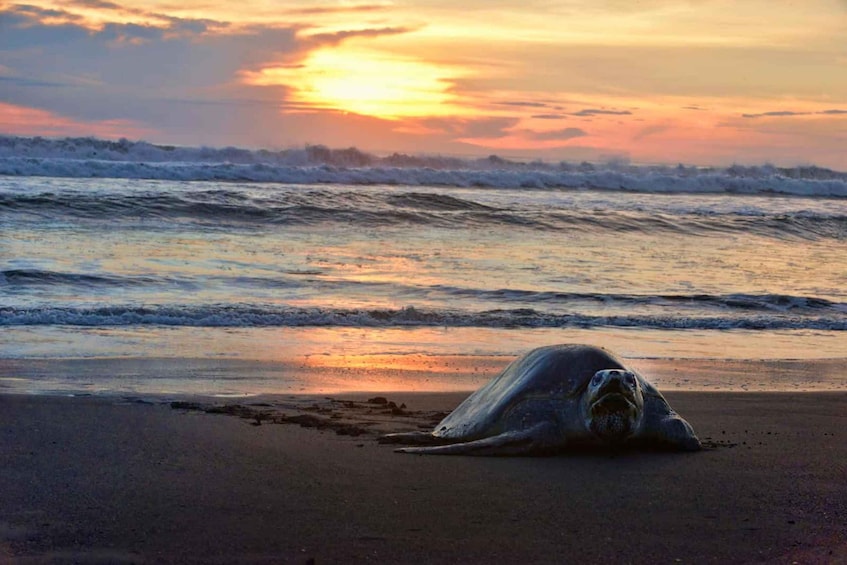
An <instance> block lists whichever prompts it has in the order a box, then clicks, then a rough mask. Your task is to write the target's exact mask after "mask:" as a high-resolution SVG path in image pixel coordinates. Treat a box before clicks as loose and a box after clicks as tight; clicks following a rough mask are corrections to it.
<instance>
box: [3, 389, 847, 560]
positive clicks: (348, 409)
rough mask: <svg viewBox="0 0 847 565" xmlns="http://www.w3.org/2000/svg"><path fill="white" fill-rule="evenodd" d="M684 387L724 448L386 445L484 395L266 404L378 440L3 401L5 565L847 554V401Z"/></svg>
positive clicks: (154, 405)
mask: <svg viewBox="0 0 847 565" xmlns="http://www.w3.org/2000/svg"><path fill="white" fill-rule="evenodd" d="M663 393H664V394H665V396H666V397H667V398H668V400H669V402H670V403H671V406H672V407H673V408H674V409H675V410H677V411H678V412H679V413H680V414H681V415H682V416H683V417H685V418H686V419H687V420H688V421H689V422H690V423H691V424H692V426H693V427H694V429H695V430H696V432H697V433H698V435H699V436H700V438H701V439H703V440H705V441H704V443H706V442H711V443H707V445H708V446H709V447H708V448H707V449H704V450H703V451H701V452H698V453H693V454H679V453H652V452H650V453H643V452H624V453H607V452H596V453H579V454H564V455H561V456H555V457H542V458H519V457H516V458H479V457H435V456H414V455H403V454H396V453H394V452H393V451H392V446H388V445H380V444H378V443H377V441H376V439H375V438H376V435H377V433H381V432H382V431H383V430H386V431H399V430H400V429H402V428H403V427H406V426H416V425H420V424H422V423H424V422H425V421H426V419H427V418H429V419H432V418H434V417H436V416H437V414H438V413H440V412H443V411H449V410H451V409H452V408H453V407H455V405H456V404H458V402H460V401H461V399H462V398H464V395H463V393H412V392H399V393H385V394H383V395H382V396H384V397H386V403H376V404H371V403H368V402H367V401H368V398H367V397H366V396H365V395H354V394H349V395H348V394H341V395H333V396H332V397H330V398H327V397H326V396H324V395H278V396H275V397H266V398H261V399H255V398H251V399H249V403H250V404H271V406H252V408H254V409H258V410H269V409H271V408H274V406H273V405H272V403H274V402H276V403H278V404H279V405H278V406H276V407H275V408H274V409H279V410H281V411H287V412H288V411H290V412H291V413H292V415H294V416H296V414H297V413H298V412H297V410H300V411H301V412H302V413H304V414H309V415H312V416H315V417H321V418H325V419H326V420H327V421H339V422H341V423H343V422H344V421H345V419H346V420H350V421H352V422H353V423H358V424H359V426H360V427H362V428H364V429H366V430H367V433H362V434H359V435H349V434H343V433H338V430H337V429H332V428H329V427H323V428H322V427H319V426H311V427H303V426H302V425H301V423H302V422H298V421H296V420H294V421H291V422H285V423H287V424H296V425H275V424H270V421H269V420H265V421H263V422H261V424H262V425H251V424H253V423H254V422H252V421H251V420H250V418H249V417H248V418H239V417H231V416H225V415H222V414H217V413H207V412H206V411H203V410H198V409H193V408H186V407H179V406H177V407H176V409H175V407H172V406H171V405H169V404H167V403H166V402H164V400H163V401H162V402H152V401H151V400H149V399H148V400H143V399H138V398H129V399H127V398H119V397H107V396H79V397H73V398H71V397H61V396H48V395H24V394H22V395H16V394H13V395H10V394H0V452H2V453H4V454H5V460H6V462H5V463H4V464H3V467H4V469H3V470H4V472H3V473H2V474H0V493H2V494H0V516H2V518H0V560H3V561H10V562H12V563H17V562H21V563H30V562H43V561H51V562H56V561H58V562H82V563H93V562H110V563H141V562H149V561H154V562H167V563H209V562H212V563H214V562H220V563H224V562H226V563H270V562H285V563H309V562H314V563H329V562H342V563H358V562H369V561H375V560H381V561H388V562H419V563H447V562H457V561H460V562H467V563H486V562H491V561H492V560H500V561H505V562H514V561H520V560H522V561H530V562H538V563H553V562H561V561H562V560H566V561H574V562H577V561H583V562H597V561H601V560H611V561H612V562H622V561H623V562H625V561H628V562H633V563H648V562H675V561H678V562H683V563H701V562H712V561H723V562H733V563H750V562H776V563H792V562H795V561H796V562H802V563H834V562H839V561H844V560H847V526H845V525H844V524H847V467H845V466H844V461H847V425H845V424H847V393H844V392H837V391H836V392H804V393H797V394H795V393H787V392H681V391H667V392H665V391H663ZM242 401H243V399H219V398H218V399H210V398H208V397H186V399H185V402H194V403H197V404H198V405H200V406H212V405H214V404H227V403H228V404H231V405H236V404H238V403H240V402H242ZM388 402H394V403H395V405H396V406H397V407H398V408H399V407H400V406H401V405H402V404H405V405H406V408H405V409H404V410H405V411H406V412H407V413H406V414H405V415H393V414H392V415H389V414H385V413H384V411H385V410H390V408H389V406H388V405H387V403H388ZM322 403H324V404H322ZM334 405H335V406H336V407H335V408H332V406H334ZM292 406H293V408H292ZM312 407H317V409H314V410H312ZM327 407H329V408H330V410H329V411H326V408H327ZM369 408H371V409H372V413H370V414H368V413H367V410H368V409H369ZM322 410H323V412H322ZM333 410H334V412H333ZM373 412H376V414H374V413H373ZM224 414H226V413H225V412H224ZM339 414H340V416H339ZM233 415H235V416H239V414H237V413H233ZM377 417H378V418H377ZM374 419H379V422H377V423H371V422H372V420H374ZM310 560H313V561H310Z"/></svg>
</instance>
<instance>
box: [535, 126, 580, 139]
mask: <svg viewBox="0 0 847 565" xmlns="http://www.w3.org/2000/svg"><path fill="white" fill-rule="evenodd" d="M521 133H522V134H523V135H524V137H526V138H527V139H531V140H533V141H566V140H568V139H574V138H576V137H585V136H587V135H588V133H586V131H585V130H583V129H580V128H564V129H556V130H548V131H532V130H523V131H522V132H521Z"/></svg>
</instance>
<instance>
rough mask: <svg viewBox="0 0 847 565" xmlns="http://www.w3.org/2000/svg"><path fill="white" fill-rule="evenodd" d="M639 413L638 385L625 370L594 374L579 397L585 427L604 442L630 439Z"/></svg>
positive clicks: (637, 423)
mask: <svg viewBox="0 0 847 565" xmlns="http://www.w3.org/2000/svg"><path fill="white" fill-rule="evenodd" d="M643 412H644V396H643V393H642V391H641V382H640V381H639V379H638V377H637V376H636V375H635V373H632V372H631V371H627V370H625V369H604V370H602V371H597V372H596V373H595V374H594V376H593V377H592V378H591V380H590V381H589V383H588V388H587V389H586V391H585V394H584V395H583V414H584V417H585V426H586V428H587V429H588V430H590V431H591V432H592V433H593V434H594V435H596V436H597V437H599V438H600V439H601V440H603V441H605V442H608V443H621V442H623V441H625V440H626V439H627V438H628V437H629V436H631V435H632V434H633V433H634V432H635V431H636V430H637V429H638V426H639V424H640V423H641V416H642V414H643Z"/></svg>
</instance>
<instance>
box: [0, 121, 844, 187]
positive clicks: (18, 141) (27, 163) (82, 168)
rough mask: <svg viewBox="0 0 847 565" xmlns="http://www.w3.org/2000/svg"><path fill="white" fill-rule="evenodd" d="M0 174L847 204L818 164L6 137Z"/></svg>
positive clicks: (1, 142)
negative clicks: (690, 163) (523, 157)
mask: <svg viewBox="0 0 847 565" xmlns="http://www.w3.org/2000/svg"><path fill="white" fill-rule="evenodd" d="M0 175H10V176H46V177H66V178H68V177H70V178H96V177H103V178H121V179H153V180H174V181H232V182H234V181H245V182H264V183H267V182H273V183H286V184H348V185H403V186H449V187H485V188H510V189H515V188H522V189H553V188H556V189H595V190H615V191H629V192H645V193H718V194H721V193H726V194H785V195H796V196H818V197H831V198H847V173H841V172H837V171H832V170H829V169H825V168H820V167H793V168H778V167H773V166H769V165H765V166H757V167H742V166H732V167H728V168H698V167H685V166H682V165H680V166H677V167H665V166H634V165H625V164H620V163H611V164H604V165H602V164H601V165H597V164H591V163H580V164H572V163H566V162H561V163H545V162H541V161H535V162H531V163H525V162H519V161H511V160H507V159H502V158H499V157H496V156H492V157H489V158H486V159H457V158H452V157H440V156H410V155H402V154H396V153H395V154H393V155H390V156H387V157H379V156H375V155H371V154H368V153H365V152H362V151H359V150H358V149H355V148H350V149H341V150H337V149H329V148H326V147H323V146H309V147H305V148H303V149H290V150H283V151H267V150H248V149H240V148H233V147H227V148H222V149H213V148H206V147H199V148H191V147H175V146H164V145H153V144H150V143H146V142H143V141H138V142H132V141H127V140H120V141H104V140H98V139H93V138H64V139H44V138H38V137H36V138H26V137H9V136H0Z"/></svg>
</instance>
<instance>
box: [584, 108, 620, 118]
mask: <svg viewBox="0 0 847 565" xmlns="http://www.w3.org/2000/svg"><path fill="white" fill-rule="evenodd" d="M630 114H632V112H630V111H629V110H598V109H595V108H587V109H585V110H580V111H579V112H574V113H572V114H570V115H571V116H581V117H585V116H601V115H608V116H628V115H630Z"/></svg>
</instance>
